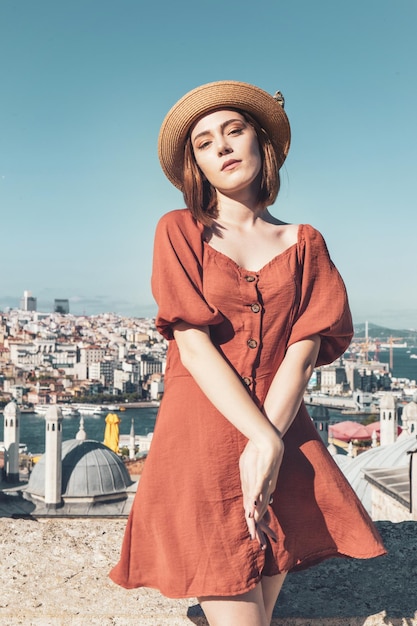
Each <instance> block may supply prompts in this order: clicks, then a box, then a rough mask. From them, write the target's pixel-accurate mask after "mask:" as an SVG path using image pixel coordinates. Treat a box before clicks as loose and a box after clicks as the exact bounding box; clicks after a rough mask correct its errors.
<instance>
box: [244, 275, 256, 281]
mask: <svg viewBox="0 0 417 626" xmlns="http://www.w3.org/2000/svg"><path fill="white" fill-rule="evenodd" d="M245 280H246V281H247V282H248V283H253V282H254V281H255V280H256V278H255V276H251V275H250V274H248V276H245Z"/></svg>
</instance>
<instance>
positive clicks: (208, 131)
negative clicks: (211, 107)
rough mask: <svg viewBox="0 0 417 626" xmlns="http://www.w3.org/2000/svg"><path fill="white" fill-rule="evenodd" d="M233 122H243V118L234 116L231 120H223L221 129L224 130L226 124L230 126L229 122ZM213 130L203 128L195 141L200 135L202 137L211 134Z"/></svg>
mask: <svg viewBox="0 0 417 626" xmlns="http://www.w3.org/2000/svg"><path fill="white" fill-rule="evenodd" d="M232 122H242V120H240V119H238V118H232V119H230V120H226V121H225V122H223V123H222V124H220V130H222V131H223V130H224V129H225V128H226V126H228V124H231V123H232ZM211 132H212V131H211V130H202V131H201V133H198V134H197V135H196V136H195V137H194V139H193V141H196V139H198V138H199V137H202V136H203V135H209V134H210V133H211Z"/></svg>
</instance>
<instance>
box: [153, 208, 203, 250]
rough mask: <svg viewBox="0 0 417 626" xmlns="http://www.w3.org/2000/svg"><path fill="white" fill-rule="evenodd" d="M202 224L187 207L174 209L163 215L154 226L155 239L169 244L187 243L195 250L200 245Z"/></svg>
mask: <svg viewBox="0 0 417 626" xmlns="http://www.w3.org/2000/svg"><path fill="white" fill-rule="evenodd" d="M202 233H203V226H202V225H201V224H200V223H199V222H197V221H196V220H195V219H194V217H193V216H192V214H191V212H190V211H189V210H188V209H175V210H173V211H169V212H168V213H165V215H163V216H162V217H161V218H160V219H159V221H158V224H157V227H156V235H155V237H156V241H161V242H164V241H165V242H166V241H167V240H168V241H169V242H170V243H171V245H174V246H175V245H186V246H187V245H188V246H191V247H192V248H195V249H196V250H197V249H199V248H200V247H201V246H202Z"/></svg>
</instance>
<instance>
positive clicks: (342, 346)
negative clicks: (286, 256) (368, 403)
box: [288, 225, 353, 365]
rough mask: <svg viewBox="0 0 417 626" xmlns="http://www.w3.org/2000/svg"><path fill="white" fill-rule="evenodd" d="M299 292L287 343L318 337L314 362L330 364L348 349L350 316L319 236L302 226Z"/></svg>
mask: <svg viewBox="0 0 417 626" xmlns="http://www.w3.org/2000/svg"><path fill="white" fill-rule="evenodd" d="M298 262H299V270H300V275H301V292H300V301H299V307H298V311H297V315H296V317H295V320H294V324H293V326H292V330H291V334H290V338H289V341H288V345H291V344H292V343H296V342H297V341H301V340H302V339H306V338H307V337H309V336H311V335H315V334H318V335H320V336H321V347H320V352H319V356H318V359H317V364H316V365H325V364H327V363H332V362H333V361H335V360H336V359H337V358H338V357H339V356H341V355H342V354H343V353H344V352H345V350H346V349H347V348H348V346H349V344H350V341H351V339H352V336H353V328H352V318H351V314H350V309H349V303H348V298H347V294H346V288H345V285H344V282H343V280H342V278H341V276H340V274H339V272H338V271H337V269H336V267H335V266H334V264H333V262H332V260H331V259H330V256H329V253H328V250H327V246H326V243H325V241H324V239H323V237H322V235H321V234H320V233H319V232H318V231H317V230H315V229H314V228H313V227H312V226H309V225H304V226H303V227H302V234H301V237H299V241H298Z"/></svg>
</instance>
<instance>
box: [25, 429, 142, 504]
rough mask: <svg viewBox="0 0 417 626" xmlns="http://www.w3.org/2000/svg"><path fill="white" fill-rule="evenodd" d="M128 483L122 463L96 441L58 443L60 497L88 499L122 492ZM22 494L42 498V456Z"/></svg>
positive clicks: (43, 459) (43, 462)
mask: <svg viewBox="0 0 417 626" xmlns="http://www.w3.org/2000/svg"><path fill="white" fill-rule="evenodd" d="M131 484H132V481H131V479H130V476H129V473H128V471H127V469H126V467H125V466H124V463H123V462H122V460H121V459H120V458H119V457H118V456H117V454H115V453H114V452H113V451H112V450H110V448H107V446H105V445H104V444H102V443H100V442H98V441H91V440H86V441H82V440H77V439H70V440H68V441H64V442H63V443H62V496H63V497H64V498H85V497H87V498H91V497H96V496H106V495H112V494H115V493H120V492H124V491H126V489H127V487H129V486H130V485H131ZM26 491H27V492H28V493H31V494H34V495H38V496H45V455H43V456H42V457H41V458H40V460H39V461H38V463H37V464H36V465H35V466H34V468H33V471H32V474H31V476H30V479H29V483H28V486H27V489H26Z"/></svg>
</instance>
